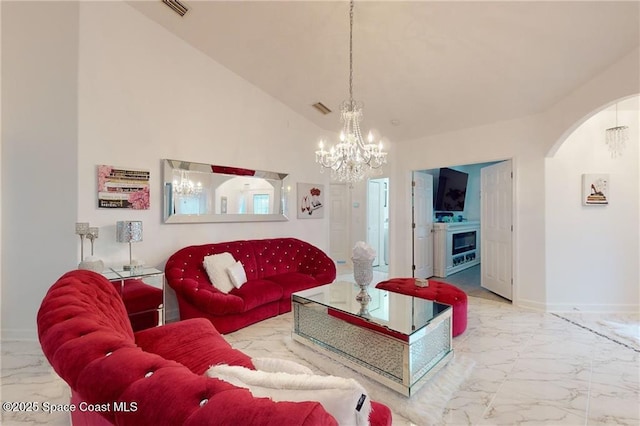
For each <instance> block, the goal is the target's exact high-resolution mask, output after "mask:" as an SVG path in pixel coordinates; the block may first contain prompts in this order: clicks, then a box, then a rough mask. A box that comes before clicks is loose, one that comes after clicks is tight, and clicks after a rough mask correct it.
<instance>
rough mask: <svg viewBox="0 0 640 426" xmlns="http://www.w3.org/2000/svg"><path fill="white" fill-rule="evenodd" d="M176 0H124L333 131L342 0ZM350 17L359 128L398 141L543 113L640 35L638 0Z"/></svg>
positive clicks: (343, 82)
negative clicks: (170, 0) (174, 6)
mask: <svg viewBox="0 0 640 426" xmlns="http://www.w3.org/2000/svg"><path fill="white" fill-rule="evenodd" d="M183 3H184V4H186V5H187V6H188V7H189V9H190V10H189V12H188V13H187V14H186V15H185V16H184V17H183V18H181V17H180V16H179V15H177V14H176V13H175V12H173V11H172V10H171V9H169V8H168V7H167V6H166V5H164V4H163V3H162V1H161V0H154V1H142V2H139V1H132V2H129V4H131V5H132V6H133V7H134V8H136V9H137V10H139V11H140V12H142V13H143V14H144V15H146V16H148V17H149V18H150V19H152V20H154V21H157V22H158V23H159V24H161V25H163V26H164V27H166V28H167V29H169V30H170V31H172V32H173V33H175V34H176V35H178V36H179V37H181V38H183V39H184V40H185V41H187V42H188V43H190V44H192V45H193V46H195V47H196V48H197V49H199V50H201V51H202V52H204V53H206V54H207V55H209V56H211V57H212V58H213V59H215V60H216V61H217V62H219V63H221V64H222V65H224V66H225V67H227V68H228V69H230V70H231V71H233V72H234V73H236V74H238V75H240V76H242V77H243V78H244V79H246V80H248V81H250V82H251V83H253V84H254V85H256V86H257V87H259V88H261V89H262V90H264V91H265V92H267V93H269V94H270V95H272V96H273V97H275V98H277V99H279V100H280V101H282V102H283V103H285V104H286V105H288V106H289V107H290V108H292V109H293V110H295V111H297V112H298V113H299V114H301V115H303V116H305V117H306V118H308V119H309V120H311V121H313V122H314V123H316V124H317V125H318V126H320V127H322V128H325V129H327V130H331V131H338V130H339V127H340V124H339V105H340V103H341V102H342V101H343V100H345V99H346V98H348V76H349V62H348V46H349V45H348V40H349V39H348V36H349V3H348V1H341V2H333V1H316V2H307V1H273V2H272V1H256V2H248V1H194V0H191V1H189V0H184V1H183ZM354 14H355V18H354V35H353V37H354V41H353V43H354V98H355V99H356V100H359V101H363V102H364V121H363V130H365V131H366V130H367V129H371V128H375V129H377V130H378V131H380V132H381V134H382V135H383V136H385V137H386V138H388V139H389V140H393V141H397V142H399V141H403V140H409V139H414V138H417V137H421V136H427V135H432V134H437V133H441V132H445V131H451V130H455V129H461V128H467V127H471V126H476V125H481V124H485V123H491V122H495V121H500V120H507V119H512V118H517V117H521V116H525V115H529V114H532V113H536V112H541V111H544V110H545V109H547V108H548V107H550V106H551V105H553V104H554V103H555V102H557V101H558V100H560V99H562V98H563V97H565V96H567V95H568V94H569V93H571V92H572V91H573V90H575V89H576V88H577V87H579V86H580V85H582V84H584V83H586V82H587V81H589V80H590V79H591V78H592V77H594V76H595V75H596V74H598V73H600V72H601V71H603V70H604V69H606V68H607V67H608V66H609V65H611V64H613V63H614V62H616V61H617V60H618V59H620V58H622V57H623V56H624V55H626V54H627V53H629V52H630V51H632V50H633V49H634V48H636V47H637V46H638V44H639V40H640V31H639V29H640V2H638V1H622V2H613V1H596V2H583V1H568V2H555V1H531V2H521V1H496V2H485V1H469V2H459V1H447V2H444V1H434V2H432V1H415V2H405V1H380V2H376V1H361V2H356V4H355V10H354ZM181 77H182V78H189V76H188V75H185V76H181ZM318 101H320V102H322V103H324V104H325V105H326V106H328V107H329V108H330V109H332V110H333V113H331V114H329V115H327V116H323V115H321V114H320V113H319V112H318V111H316V110H315V109H314V108H313V107H312V106H311V105H312V104H314V103H315V102H318ZM392 120H398V121H399V124H398V125H393V124H392V123H391V121H392Z"/></svg>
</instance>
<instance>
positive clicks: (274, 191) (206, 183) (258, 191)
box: [163, 160, 288, 223]
mask: <svg viewBox="0 0 640 426" xmlns="http://www.w3.org/2000/svg"><path fill="white" fill-rule="evenodd" d="M163 163H164V164H163V169H164V208H163V212H164V221H165V223H199V222H272V221H285V220H288V218H287V191H286V189H285V178H286V177H287V174H285V173H276V172H267V171H263V170H250V169H241V168H237V167H227V166H216V165H212V164H204V163H193V162H189V161H179V160H163Z"/></svg>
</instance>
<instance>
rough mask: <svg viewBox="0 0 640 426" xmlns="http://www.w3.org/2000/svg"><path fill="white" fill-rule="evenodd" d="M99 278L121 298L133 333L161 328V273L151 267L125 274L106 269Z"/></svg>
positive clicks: (162, 317) (117, 270)
mask: <svg viewBox="0 0 640 426" xmlns="http://www.w3.org/2000/svg"><path fill="white" fill-rule="evenodd" d="M102 275H103V276H104V277H105V278H107V279H108V280H109V281H111V282H112V283H113V285H114V286H115V288H116V290H118V293H119V294H120V297H122V300H123V302H124V305H125V308H126V309H127V313H128V314H129V321H131V327H132V328H133V331H140V330H144V329H145V328H150V327H155V326H158V325H163V324H164V303H165V302H164V285H165V280H164V272H163V271H161V270H159V269H156V268H150V267H144V268H137V269H135V270H130V271H125V270H122V269H114V268H109V270H107V271H104V272H103V273H102Z"/></svg>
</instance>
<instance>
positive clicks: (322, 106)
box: [312, 102, 331, 115]
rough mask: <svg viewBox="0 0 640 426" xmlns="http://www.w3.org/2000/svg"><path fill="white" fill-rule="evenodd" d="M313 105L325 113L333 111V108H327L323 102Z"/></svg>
mask: <svg viewBox="0 0 640 426" xmlns="http://www.w3.org/2000/svg"><path fill="white" fill-rule="evenodd" d="M312 106H313V107H314V108H315V109H317V110H318V111H320V112H321V113H323V114H324V115H327V114H329V113H330V112H331V110H330V109H329V108H327V107H326V106H325V105H324V104H323V103H322V102H316V103H315V104H313V105H312Z"/></svg>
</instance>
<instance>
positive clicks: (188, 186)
mask: <svg viewBox="0 0 640 426" xmlns="http://www.w3.org/2000/svg"><path fill="white" fill-rule="evenodd" d="M201 192H202V183H200V182H198V183H197V184H196V183H193V181H192V180H191V179H189V178H188V177H187V173H186V172H185V171H184V170H182V171H181V172H180V182H178V181H177V180H174V181H173V193H174V194H176V195H182V196H190V195H198V194H200V193H201Z"/></svg>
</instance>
